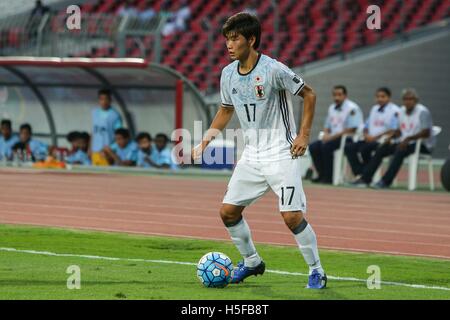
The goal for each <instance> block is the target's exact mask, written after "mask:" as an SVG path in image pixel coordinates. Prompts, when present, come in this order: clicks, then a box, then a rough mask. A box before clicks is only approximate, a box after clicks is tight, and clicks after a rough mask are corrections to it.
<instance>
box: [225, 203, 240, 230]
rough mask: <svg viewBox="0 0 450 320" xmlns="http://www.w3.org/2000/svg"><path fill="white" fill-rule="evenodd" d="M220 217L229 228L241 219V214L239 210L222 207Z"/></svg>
mask: <svg viewBox="0 0 450 320" xmlns="http://www.w3.org/2000/svg"><path fill="white" fill-rule="evenodd" d="M220 217H221V218H222V221H223V223H224V224H225V225H226V226H231V225H233V224H235V223H237V222H239V221H240V220H241V219H242V214H241V213H240V212H239V210H235V209H234V208H229V207H226V206H223V207H222V208H220Z"/></svg>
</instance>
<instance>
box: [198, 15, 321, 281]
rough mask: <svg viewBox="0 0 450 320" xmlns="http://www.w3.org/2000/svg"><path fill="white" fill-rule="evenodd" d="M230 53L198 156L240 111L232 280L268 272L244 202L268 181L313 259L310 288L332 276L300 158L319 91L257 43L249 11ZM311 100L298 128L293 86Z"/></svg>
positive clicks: (230, 31)
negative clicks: (309, 207)
mask: <svg viewBox="0 0 450 320" xmlns="http://www.w3.org/2000/svg"><path fill="white" fill-rule="evenodd" d="M222 34H223V35H224V37H225V38H226V47H227V50H228V53H229V55H230V58H231V59H232V60H234V61H233V62H232V63H230V64H229V65H228V66H226V67H225V68H224V69H223V70H222V75H221V79H220V91H221V100H222V104H221V107H220V108H219V110H218V112H217V114H216V116H215V118H214V120H213V121H212V123H211V126H210V128H209V129H208V131H207V132H206V134H205V135H204V138H203V139H202V142H201V143H200V144H199V145H197V146H196V147H194V148H193V150H192V157H193V158H194V159H195V160H196V159H199V158H200V157H201V154H202V152H203V151H204V150H205V148H206V147H207V145H208V143H209V142H210V141H211V140H212V139H213V138H214V137H216V136H217V134H218V133H219V132H220V131H221V130H223V129H224V128H225V126H226V125H227V124H228V122H229V121H230V120H231V117H232V116H233V113H234V112H236V114H237V116H238V118H239V122H240V124H241V127H242V129H243V131H244V141H245V149H244V152H243V154H242V157H241V159H240V160H239V161H238V163H237V164H236V167H235V170H234V172H233V175H232V177H231V179H230V181H229V184H228V189H227V192H226V194H225V197H224V199H223V204H222V207H221V209H220V216H221V218H222V221H223V223H224V224H225V226H226V228H227V230H228V232H229V234H230V236H231V239H232V241H233V243H234V244H235V245H236V247H237V249H238V250H239V252H240V253H241V255H242V256H243V261H242V262H240V263H239V264H238V265H237V267H236V268H235V270H234V272H233V276H232V280H231V281H232V283H239V282H242V281H244V279H245V278H247V277H249V276H251V275H258V274H263V273H264V271H265V264H264V262H263V260H262V258H261V257H260V256H259V254H258V252H257V251H256V248H255V245H254V244H253V240H252V236H251V232H250V228H249V225H248V224H247V222H246V220H245V219H244V217H243V216H242V212H243V211H244V209H245V207H247V206H248V205H250V204H251V203H253V202H254V201H256V200H257V199H259V198H260V197H261V196H263V195H264V194H265V193H266V192H267V191H268V190H269V188H270V189H272V190H273V191H274V192H275V193H276V195H277V196H278V199H279V201H278V202H279V210H280V213H281V216H282V217H283V219H284V221H285V223H286V225H287V226H288V228H289V229H290V230H291V231H292V233H293V234H294V237H295V240H296V241H297V243H298V245H299V248H300V251H301V253H302V254H303V257H304V259H305V261H306V263H307V264H308V266H309V273H310V276H309V280H308V285H307V287H308V288H317V289H322V288H324V287H325V286H326V282H327V278H326V275H325V272H324V270H323V269H322V266H321V263H320V258H319V252H318V249H317V240H316V234H315V233H314V230H313V228H312V227H311V225H310V224H308V222H307V221H306V220H305V218H304V213H305V212H306V199H305V194H304V192H303V187H302V181H301V173H300V172H301V170H300V159H298V158H297V157H298V156H302V155H303V154H304V153H305V151H306V149H307V147H308V141H309V136H310V132H311V125H312V120H313V116H314V108H315V101H316V96H315V93H314V91H313V89H312V88H311V87H309V86H308V85H306V84H305V83H304V81H303V79H302V78H301V77H300V76H298V75H296V74H295V73H294V72H293V71H291V70H290V69H289V68H288V67H286V66H285V65H284V64H282V63H280V62H278V61H276V60H274V59H272V58H270V57H268V56H266V55H264V54H261V53H259V52H258V51H257V49H258V46H259V43H260V38H261V25H260V22H259V21H258V19H257V18H256V17H255V16H253V15H251V14H248V13H243V12H241V13H238V14H235V15H233V16H232V17H230V18H229V19H228V20H227V21H226V23H225V25H224V26H223V29H222ZM286 91H289V92H291V93H292V94H294V95H299V96H301V97H302V98H303V100H304V111H303V118H302V121H301V128H300V131H299V134H298V135H297V133H296V129H295V127H296V126H295V123H294V120H293V119H294V116H293V112H292V104H291V100H290V97H288V95H287V92H286Z"/></svg>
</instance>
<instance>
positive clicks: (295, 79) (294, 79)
mask: <svg viewBox="0 0 450 320" xmlns="http://www.w3.org/2000/svg"><path fill="white" fill-rule="evenodd" d="M292 81H294V82H295V83H297V84H298V83H300V79H299V78H297V76H295V77H294V78H293V79H292Z"/></svg>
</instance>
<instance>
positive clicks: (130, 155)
mask: <svg viewBox="0 0 450 320" xmlns="http://www.w3.org/2000/svg"><path fill="white" fill-rule="evenodd" d="M103 152H104V153H105V155H106V158H107V159H108V162H109V163H110V164H112V165H116V166H127V167H132V166H135V165H136V161H137V154H138V146H137V144H136V142H134V141H133V140H131V137H130V131H129V130H128V129H125V128H119V129H117V130H116V131H115V142H114V143H113V144H112V145H111V147H109V146H106V147H104V148H103Z"/></svg>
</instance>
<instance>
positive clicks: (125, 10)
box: [117, 0, 139, 18]
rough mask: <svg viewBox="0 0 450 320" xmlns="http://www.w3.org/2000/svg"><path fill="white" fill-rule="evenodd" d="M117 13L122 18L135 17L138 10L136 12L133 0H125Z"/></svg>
mask: <svg viewBox="0 0 450 320" xmlns="http://www.w3.org/2000/svg"><path fill="white" fill-rule="evenodd" d="M117 14H118V15H119V16H120V17H122V18H124V17H126V16H128V17H131V18H137V17H138V15H139V12H138V10H137V8H136V7H135V6H134V1H132V0H127V1H126V2H125V4H124V5H123V6H122V7H121V8H120V9H119V11H118V12H117Z"/></svg>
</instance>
